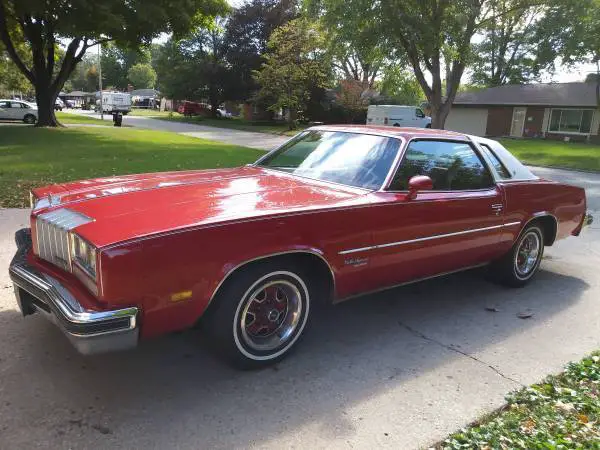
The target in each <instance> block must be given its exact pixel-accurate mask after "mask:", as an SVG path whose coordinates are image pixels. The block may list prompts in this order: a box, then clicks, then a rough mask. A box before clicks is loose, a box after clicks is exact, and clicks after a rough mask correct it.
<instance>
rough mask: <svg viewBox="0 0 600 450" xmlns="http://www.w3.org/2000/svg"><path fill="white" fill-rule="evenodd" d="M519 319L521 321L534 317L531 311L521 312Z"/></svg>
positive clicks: (518, 315)
mask: <svg viewBox="0 0 600 450" xmlns="http://www.w3.org/2000/svg"><path fill="white" fill-rule="evenodd" d="M517 317H518V318H519V319H529V318H531V317H533V313H532V312H531V311H521V312H520V313H519V314H517Z"/></svg>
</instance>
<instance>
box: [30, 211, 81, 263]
mask: <svg viewBox="0 0 600 450" xmlns="http://www.w3.org/2000/svg"><path fill="white" fill-rule="evenodd" d="M89 222H92V219H90V218H89V217H87V216H85V215H83V214H80V213H78V212H75V211H71V210H69V209H57V210H55V211H50V212H47V213H44V214H40V215H39V216H37V219H36V238H37V239H36V240H37V246H36V251H37V255H38V256H39V257H40V258H42V259H45V260H46V261H49V262H51V263H52V264H55V265H57V266H59V267H61V268H63V269H65V270H69V271H70V270H71V263H70V250H69V231H70V230H72V229H73V228H76V227H78V226H80V225H83V224H86V223H89Z"/></svg>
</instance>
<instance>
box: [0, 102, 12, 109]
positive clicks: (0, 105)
mask: <svg viewBox="0 0 600 450" xmlns="http://www.w3.org/2000/svg"><path fill="white" fill-rule="evenodd" d="M0 108H10V102H0Z"/></svg>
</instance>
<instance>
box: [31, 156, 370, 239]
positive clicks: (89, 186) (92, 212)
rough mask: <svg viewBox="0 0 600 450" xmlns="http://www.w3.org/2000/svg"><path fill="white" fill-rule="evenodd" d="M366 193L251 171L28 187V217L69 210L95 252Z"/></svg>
mask: <svg viewBox="0 0 600 450" xmlns="http://www.w3.org/2000/svg"><path fill="white" fill-rule="evenodd" d="M364 193H365V191H362V190H360V189H354V188H351V187H346V186H338V185H334V184H330V183H323V182H319V181H314V180H308V179H304V178H300V177H296V176H292V175H288V174H285V173H282V172H276V171H273V170H267V169H262V168H258V167H253V166H246V167H240V168H235V169H217V170H202V171H182V172H163V173H154V174H143V175H126V176H118V177H110V178H100V179H91V180H84V181H78V182H74V183H65V184H60V185H52V186H48V187H45V188H41V189H36V190H34V194H35V196H36V197H38V198H40V199H42V200H43V202H42V204H44V203H45V204H47V203H50V204H51V205H52V206H50V207H45V208H39V209H37V210H36V211H34V216H35V215H37V214H39V213H43V212H46V211H49V210H54V209H60V208H68V209H70V210H73V211H77V212H79V213H81V214H84V215H86V216H87V217H89V218H91V219H92V220H93V221H92V222H90V223H87V224H85V225H81V226H80V227H78V228H77V230H76V231H77V233H79V234H80V235H81V236H83V237H84V238H85V239H87V240H89V241H90V242H92V243H93V244H95V245H96V246H98V247H104V246H107V245H112V244H115V243H118V242H122V241H127V240H131V239H135V238H139V237H143V236H148V235H151V234H156V233H164V232H168V231H173V230H177V229H182V228H186V227H197V226H208V225H212V224H215V223H219V222H223V223H225V222H230V221H238V220H243V219H248V218H258V217H264V216H268V215H277V214H286V213H290V212H297V211H302V210H310V209H319V208H330V207H337V206H344V205H352V204H357V203H361V201H362V200H361V199H362V198H363V197H364Z"/></svg>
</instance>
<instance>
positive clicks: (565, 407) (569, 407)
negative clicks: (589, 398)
mask: <svg viewBox="0 0 600 450" xmlns="http://www.w3.org/2000/svg"><path fill="white" fill-rule="evenodd" d="M554 406H556V407H557V408H558V409H560V410H561V411H566V412H571V411H573V410H574V409H575V406H573V404H572V403H563V402H561V401H560V400H559V401H557V402H556V403H555V404H554Z"/></svg>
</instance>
